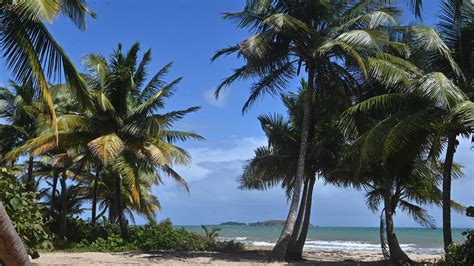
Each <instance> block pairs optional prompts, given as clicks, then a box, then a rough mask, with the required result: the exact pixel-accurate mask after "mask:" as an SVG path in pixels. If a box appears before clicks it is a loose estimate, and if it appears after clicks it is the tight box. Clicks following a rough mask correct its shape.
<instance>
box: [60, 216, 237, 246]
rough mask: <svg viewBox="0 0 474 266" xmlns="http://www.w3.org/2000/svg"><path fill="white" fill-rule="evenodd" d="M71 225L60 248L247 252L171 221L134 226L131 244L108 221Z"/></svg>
mask: <svg viewBox="0 0 474 266" xmlns="http://www.w3.org/2000/svg"><path fill="white" fill-rule="evenodd" d="M68 225H69V226H71V227H70V229H69V232H71V235H69V237H70V238H68V239H67V241H66V242H64V243H61V244H60V245H58V246H57V248H59V249H66V250H70V251H95V252H119V251H151V250H173V251H204V250H214V251H223V252H232V251H240V250H243V249H244V245H243V244H242V243H237V242H233V241H219V240H218V239H216V238H209V237H208V236H203V235H200V234H197V233H194V232H191V231H188V230H186V229H184V228H183V227H179V228H176V227H174V226H173V224H172V223H171V221H169V220H165V221H163V222H161V223H159V224H147V225H143V226H131V227H130V232H129V233H130V235H129V237H130V239H129V240H128V241H126V240H124V239H123V238H122V237H121V236H120V235H119V233H120V230H119V228H118V227H117V226H116V225H113V224H110V223H108V222H107V221H106V220H104V221H103V222H102V223H100V224H99V223H98V224H94V225H92V224H90V223H87V222H85V221H83V220H81V219H69V221H68Z"/></svg>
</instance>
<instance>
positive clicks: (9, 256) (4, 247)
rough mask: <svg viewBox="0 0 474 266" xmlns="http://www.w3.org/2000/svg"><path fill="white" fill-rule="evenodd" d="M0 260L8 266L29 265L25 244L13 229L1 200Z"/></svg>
mask: <svg viewBox="0 0 474 266" xmlns="http://www.w3.org/2000/svg"><path fill="white" fill-rule="evenodd" d="M0 262H2V263H3V264H4V265H8V266H10V265H13V266H17V265H18V266H23V265H31V263H30V259H29V257H28V253H27V251H26V248H25V245H24V244H23V242H22V241H21V238H20V236H19V235H18V233H17V232H16V231H15V227H14V226H13V224H12V222H11V221H10V218H9V217H8V214H7V212H6V210H5V207H4V206H3V204H2V202H0Z"/></svg>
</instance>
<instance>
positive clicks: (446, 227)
mask: <svg viewBox="0 0 474 266" xmlns="http://www.w3.org/2000/svg"><path fill="white" fill-rule="evenodd" d="M456 145H457V140H456V134H454V133H452V132H450V133H448V147H447V148H446V157H445V159H444V165H443V167H444V169H443V238H444V250H445V251H447V250H448V247H449V245H451V244H452V243H453V237H452V233H451V172H452V168H453V160H454V153H455V152H456Z"/></svg>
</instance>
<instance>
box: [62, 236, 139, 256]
mask: <svg viewBox="0 0 474 266" xmlns="http://www.w3.org/2000/svg"><path fill="white" fill-rule="evenodd" d="M69 250H71V251H94V252H123V251H136V250H138V248H137V247H136V246H135V245H134V243H129V242H126V241H125V240H123V239H122V238H121V237H120V236H119V235H110V236H108V237H107V238H106V239H104V238H102V237H98V238H97V239H96V240H95V241H94V242H89V241H87V240H82V241H81V242H79V243H77V244H75V245H73V246H72V247H71V248H69Z"/></svg>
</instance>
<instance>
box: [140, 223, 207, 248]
mask: <svg viewBox="0 0 474 266" xmlns="http://www.w3.org/2000/svg"><path fill="white" fill-rule="evenodd" d="M131 236H132V240H134V241H135V243H136V245H137V246H138V248H139V249H141V250H144V251H148V250H178V251H198V250H206V248H207V244H208V241H207V239H206V238H205V237H203V236H201V235H198V234H196V233H193V232H190V231H188V230H186V229H184V228H178V229H175V228H173V224H172V223H171V222H170V221H169V220H165V221H163V222H161V223H160V224H158V225H156V224H148V225H145V226H137V227H134V228H133V229H132V230H131Z"/></svg>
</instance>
